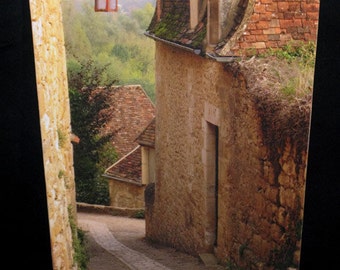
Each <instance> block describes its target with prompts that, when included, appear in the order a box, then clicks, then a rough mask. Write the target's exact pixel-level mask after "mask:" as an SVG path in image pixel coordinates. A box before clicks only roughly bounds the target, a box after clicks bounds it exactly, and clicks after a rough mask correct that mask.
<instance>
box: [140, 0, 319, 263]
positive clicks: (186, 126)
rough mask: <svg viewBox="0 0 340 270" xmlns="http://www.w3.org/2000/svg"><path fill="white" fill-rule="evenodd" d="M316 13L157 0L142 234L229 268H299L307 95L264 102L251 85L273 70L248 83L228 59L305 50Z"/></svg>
mask: <svg viewBox="0 0 340 270" xmlns="http://www.w3.org/2000/svg"><path fill="white" fill-rule="evenodd" d="M318 11H319V1H318V0H290V1H286V0H157V5H156V9H155V13H154V16H153V18H152V21H151V22H150V25H149V27H148V29H147V30H146V33H145V35H146V36H148V37H150V38H152V39H153V40H154V41H155V48H156V53H155V70H156V93H157V94H156V104H157V111H156V119H157V122H156V125H155V158H154V160H155V169H154V173H155V181H154V183H152V184H150V185H148V186H147V187H146V191H147V192H146V193H145V202H146V215H145V220H146V237H147V238H148V239H150V240H152V241H156V242H158V243H163V244H165V245H169V246H171V247H174V248H176V249H179V250H181V251H185V252H187V253H190V254H192V255H195V256H198V255H199V254H206V253H211V254H212V255H214V256H216V258H217V259H218V261H219V262H227V263H228V264H229V265H230V267H231V268H233V267H234V268H235V269H236V268H237V269H238V268H240V269H241V268H242V269H279V266H282V265H284V266H285V267H286V268H288V267H297V266H298V264H299V259H300V257H299V254H300V248H301V238H300V235H301V224H302V220H303V208H304V206H303V201H304V185H305V169H306V160H307V141H308V130H309V128H308V127H309V119H310V118H309V112H310V107H309V105H308V104H309V101H310V99H308V100H306V101H305V103H304V104H298V102H299V101H297V103H294V104H293V103H289V102H286V103H285V102H284V101H283V100H281V99H277V98H276V99H275V97H273V100H274V101H275V102H273V103H270V102H269V97H271V87H270V86H268V88H265V89H261V88H260V87H251V86H253V85H255V86H257V85H259V84H258V82H261V80H263V79H264V77H263V73H264V72H265V71H266V70H268V69H272V68H276V69H279V68H280V64H278V66H275V67H274V66H270V65H268V64H267V65H265V66H264V67H263V69H262V70H261V72H262V73H261V74H259V76H255V75H256V74H251V75H252V76H248V75H249V69H248V70H247V71H248V74H246V73H245V72H243V71H244V70H245V69H244V70H243V71H242V72H241V70H240V64H239V62H238V61H239V60H244V59H247V57H248V56H254V57H253V58H251V59H250V60H251V61H254V60H253V59H255V57H256V56H257V55H260V54H262V55H263V54H265V53H266V52H270V51H273V50H275V49H280V48H283V47H285V46H293V47H294V46H300V45H303V44H305V43H309V42H312V43H313V42H314V43H315V42H316V36H317V29H318ZM247 63H251V62H247ZM250 73H251V72H250ZM278 74H280V70H278ZM293 79H294V78H293ZM274 83H280V82H274ZM277 104H279V105H280V106H277ZM275 106H276V107H275ZM302 108H304V109H302Z"/></svg>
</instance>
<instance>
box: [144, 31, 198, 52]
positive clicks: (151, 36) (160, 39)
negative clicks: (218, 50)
mask: <svg viewBox="0 0 340 270" xmlns="http://www.w3.org/2000/svg"><path fill="white" fill-rule="evenodd" d="M144 35H145V36H147V37H149V38H152V39H154V40H156V41H161V42H164V43H166V44H169V45H171V46H175V47H177V48H181V49H183V50H186V51H189V52H192V53H194V54H196V55H199V54H201V50H200V49H193V48H190V47H186V46H183V45H181V44H178V43H175V42H172V41H169V40H166V39H162V38H159V37H156V36H155V35H153V34H150V33H149V31H147V32H145V33H144Z"/></svg>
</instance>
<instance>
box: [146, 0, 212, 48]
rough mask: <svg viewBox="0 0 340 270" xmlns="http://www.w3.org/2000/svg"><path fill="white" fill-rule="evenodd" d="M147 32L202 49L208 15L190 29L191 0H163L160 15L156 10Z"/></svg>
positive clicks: (189, 46)
mask: <svg viewBox="0 0 340 270" xmlns="http://www.w3.org/2000/svg"><path fill="white" fill-rule="evenodd" d="M157 8H159V7H157ZM147 33H148V34H149V35H151V36H154V37H157V38H161V39H164V40H167V41H171V42H174V43H177V44H179V45H184V46H186V47H188V48H192V49H198V50H201V49H202V45H203V40H204V39H205V36H206V16H204V17H203V18H202V20H201V22H199V23H198V25H197V26H196V27H195V29H190V0H163V1H162V10H161V11H160V16H159V15H158V14H157V10H156V12H155V15H154V17H153V19H152V21H151V23H150V25H149V27H148V29H147Z"/></svg>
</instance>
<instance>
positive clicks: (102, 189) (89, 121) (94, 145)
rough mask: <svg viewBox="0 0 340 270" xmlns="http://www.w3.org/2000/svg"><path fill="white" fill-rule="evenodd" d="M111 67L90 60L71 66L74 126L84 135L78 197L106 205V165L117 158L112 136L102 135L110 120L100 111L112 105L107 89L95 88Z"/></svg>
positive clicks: (78, 153) (77, 153) (78, 157)
mask: <svg viewBox="0 0 340 270" xmlns="http://www.w3.org/2000/svg"><path fill="white" fill-rule="evenodd" d="M107 67H108V66H107V65H104V66H101V67H98V65H95V64H94V61H93V60H91V59H89V60H86V61H83V63H82V64H79V62H76V61H74V60H73V61H71V67H69V68H68V73H69V74H68V76H69V88H70V104H71V106H70V107H71V125H72V129H73V132H74V133H75V134H77V136H79V137H80V143H79V144H76V145H74V148H73V149H74V172H75V182H76V187H77V188H76V200H77V201H79V202H86V203H92V204H102V205H108V204H109V191H108V183H107V180H106V179H103V178H102V177H101V175H102V173H103V171H104V169H105V166H108V165H109V164H111V163H113V162H114V161H115V160H116V153H115V150H114V148H113V146H112V145H111V146H110V144H109V141H110V136H108V135H107V136H100V128H101V127H102V125H103V124H104V123H105V122H106V121H107V119H106V118H105V117H101V116H100V115H99V112H100V111H101V110H102V109H105V108H106V107H107V106H108V103H107V92H105V91H95V90H96V87H95V86H96V85H97V82H98V81H103V82H104V81H105V80H104V79H103V74H105V71H106V69H107ZM106 83H109V82H108V81H106ZM81 86H84V87H82V88H81Z"/></svg>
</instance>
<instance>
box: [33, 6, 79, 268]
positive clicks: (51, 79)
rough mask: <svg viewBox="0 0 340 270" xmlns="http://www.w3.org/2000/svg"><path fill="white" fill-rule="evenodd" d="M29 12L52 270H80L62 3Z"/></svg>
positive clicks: (38, 7) (34, 8)
mask: <svg viewBox="0 0 340 270" xmlns="http://www.w3.org/2000/svg"><path fill="white" fill-rule="evenodd" d="M30 9H31V20H32V30H33V43H34V55H35V66H36V80H37V89H38V100H39V112H40V122H41V136H42V145H43V157H44V168H45V179H46V190H47V200H48V215H49V224H50V236H51V248H52V259H53V269H65V270H69V269H77V266H76V265H74V264H73V248H72V233H71V227H70V213H69V210H71V212H72V214H71V215H72V216H73V218H74V217H75V213H76V204H75V184H74V174H73V150H72V144H71V140H70V135H71V126H70V123H71V122H70V107H69V97H68V85H67V72H66V56H65V48H64V33H63V25H62V16H61V6H60V1H58V0H51V1H41V0H31V1H30ZM74 220H75V219H74Z"/></svg>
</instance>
